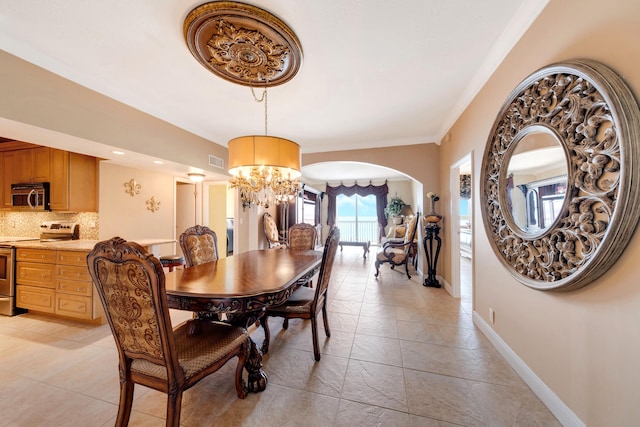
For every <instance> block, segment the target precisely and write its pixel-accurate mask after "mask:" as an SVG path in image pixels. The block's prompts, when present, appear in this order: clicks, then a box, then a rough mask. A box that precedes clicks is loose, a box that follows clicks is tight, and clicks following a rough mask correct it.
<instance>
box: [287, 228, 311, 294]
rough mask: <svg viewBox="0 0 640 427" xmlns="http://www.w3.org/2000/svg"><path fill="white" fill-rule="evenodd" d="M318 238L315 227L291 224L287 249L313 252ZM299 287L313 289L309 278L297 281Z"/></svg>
mask: <svg viewBox="0 0 640 427" xmlns="http://www.w3.org/2000/svg"><path fill="white" fill-rule="evenodd" d="M317 238H318V230H317V229H316V227H314V226H313V225H310V224H306V223H304V222H303V223H300V224H293V225H292V226H291V227H289V239H288V240H289V241H288V242H287V244H288V246H289V249H293V250H309V249H311V250H313V249H315V248H316V240H317ZM298 282H299V283H298V284H299V285H301V286H309V287H313V280H312V278H311V277H303V278H302V279H300V280H299V281H298Z"/></svg>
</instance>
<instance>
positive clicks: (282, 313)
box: [260, 227, 340, 360]
mask: <svg viewBox="0 0 640 427" xmlns="http://www.w3.org/2000/svg"><path fill="white" fill-rule="evenodd" d="M339 241H340V230H339V229H338V227H332V228H331V230H330V231H329V237H327V241H326V242H325V245H324V252H323V254H322V262H321V264H320V272H319V273H318V284H317V286H316V287H315V289H312V288H308V287H304V286H302V287H299V288H298V289H296V290H295V291H294V292H293V294H291V296H290V297H289V299H288V300H287V301H286V302H284V303H283V304H281V305H277V306H273V307H268V308H267V310H266V311H265V315H264V316H263V317H262V318H261V319H260V323H262V327H263V328H264V342H263V343H262V353H264V354H266V353H268V352H269V341H270V339H271V333H270V332H269V317H284V324H283V326H282V327H283V328H284V329H287V327H288V326H289V319H310V320H311V333H312V335H313V336H312V338H313V355H314V357H315V359H316V360H320V346H319V345H318V322H317V317H318V313H319V312H320V311H322V319H323V321H324V331H325V333H326V334H327V337H330V336H331V331H330V330H329V322H328V319H327V289H328V288H329V279H330V277H331V270H332V269H333V261H334V259H335V257H336V251H337V249H338V242H339Z"/></svg>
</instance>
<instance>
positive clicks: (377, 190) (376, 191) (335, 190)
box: [327, 182, 389, 237]
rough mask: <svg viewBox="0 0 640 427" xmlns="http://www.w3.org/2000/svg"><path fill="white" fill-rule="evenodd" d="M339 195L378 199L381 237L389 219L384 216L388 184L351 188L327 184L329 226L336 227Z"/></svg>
mask: <svg viewBox="0 0 640 427" xmlns="http://www.w3.org/2000/svg"><path fill="white" fill-rule="evenodd" d="M339 194H344V195H345V196H347V197H351V196H353V195H354V194H357V195H359V196H365V197H366V196H369V195H374V196H375V197H376V214H377V216H378V225H379V226H380V227H379V228H380V236H381V235H382V230H384V227H385V226H386V225H387V217H386V216H385V215H384V208H385V207H386V206H387V194H389V187H388V186H387V183H386V182H385V183H384V184H382V185H373V184H371V183H369V185H358V183H357V182H356V183H355V184H354V185H352V186H351V187H347V186H346V185H342V184H340V185H339V186H337V187H330V186H329V185H328V184H327V197H328V206H327V224H328V225H335V223H336V197H337V196H338V195H339ZM380 236H379V237H380Z"/></svg>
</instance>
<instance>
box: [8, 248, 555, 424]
mask: <svg viewBox="0 0 640 427" xmlns="http://www.w3.org/2000/svg"><path fill="white" fill-rule="evenodd" d="M372 252H373V253H375V250H374V251H372ZM369 258H370V259H368V260H366V261H363V258H362V250H361V249H360V248H356V247H345V248H344V251H343V252H340V251H339V252H338V255H337V257H336V264H335V266H334V269H333V274H332V282H331V287H330V294H331V299H330V306H329V315H330V318H329V322H330V326H331V331H332V335H331V338H329V339H326V338H325V336H324V332H323V331H322V330H321V332H320V337H321V341H320V346H321V349H322V353H323V355H322V360H321V361H320V362H317V363H316V362H315V361H314V359H313V351H312V346H311V331H310V329H309V322H308V321H307V322H303V321H301V320H292V321H291V322H290V325H289V329H288V330H283V329H281V324H282V322H281V320H280V319H272V320H271V321H270V325H271V329H272V338H271V339H272V342H271V347H270V352H269V354H268V355H265V357H264V370H265V371H266V372H267V374H268V376H269V384H268V386H267V389H266V390H265V391H264V392H262V393H258V394H250V395H249V396H248V397H247V398H246V399H245V400H239V399H237V397H236V394H235V389H234V386H233V370H234V367H235V363H228V364H227V365H225V367H224V368H222V369H221V370H220V371H218V372H217V373H215V374H213V375H211V376H210V377H208V378H206V379H205V380H203V381H201V382H200V383H199V384H198V385H197V386H195V387H194V388H192V389H190V390H188V391H187V392H186V393H185V395H184V398H183V405H182V420H181V425H182V426H188V427H196V426H214V425H215V426H254V425H261V426H265V427H266V426H277V427H284V426H299V425H304V426H305V427H312V426H453V425H464V426H533V425H535V426H558V425H560V424H559V423H558V422H557V420H556V419H555V418H554V417H553V415H552V414H551V413H550V412H549V411H548V410H547V408H546V407H545V406H544V405H543V404H542V403H541V402H540V400H539V399H538V398H537V397H536V396H535V395H534V394H533V392H532V391H531V390H530V389H529V388H528V387H527V385H526V384H524V382H523V381H522V380H521V379H520V378H519V377H518V375H517V374H516V373H515V372H514V371H513V370H512V369H511V367H509V365H507V363H506V362H505V361H504V360H503V358H502V357H501V356H500V354H499V353H498V352H497V351H496V350H495V349H494V348H493V347H492V346H491V344H490V343H489V342H488V340H487V339H486V338H485V337H484V335H482V333H481V332H479V330H478V329H476V328H475V327H474V325H473V323H472V321H471V299H470V297H467V296H463V298H462V299H461V300H456V299H453V298H451V297H449V296H448V294H447V293H446V292H445V291H444V290H442V289H434V288H425V287H423V286H422V285H421V283H420V281H419V279H418V277H417V276H416V275H414V276H413V277H412V279H411V280H407V278H406V276H405V274H404V273H403V269H402V268H399V269H397V270H391V269H390V268H389V266H388V265H386V266H383V267H382V269H381V274H380V277H379V278H378V279H377V280H376V279H375V277H374V276H373V273H374V271H375V270H374V267H373V262H372V260H371V258H372V256H371V257H369ZM463 265H467V264H464V263H463ZM171 315H172V318H173V321H174V323H178V322H181V321H183V320H185V319H187V318H189V317H190V313H184V312H179V311H172V313H171ZM320 327H321V328H322V322H320ZM251 335H252V337H253V339H254V340H255V341H256V342H257V343H258V344H260V343H262V331H261V330H260V329H254V328H252V329H251ZM117 360H118V359H117V354H116V350H115V346H114V343H113V340H112V338H111V333H110V330H109V328H108V325H104V326H101V327H92V326H87V325H83V324H81V323H75V322H70V321H62V320H54V319H52V318H49V317H45V316H41V315H36V314H27V315H22V316H17V317H11V318H9V317H3V316H0V425H1V426H11V427H13V426H18V427H31V426H83V427H87V426H98V427H99V426H112V425H114V421H115V416H116V412H117V405H118V393H119V389H118V373H117ZM134 399H135V400H134V405H133V412H132V417H131V422H130V424H129V425H131V426H163V425H164V416H165V410H166V403H165V395H164V394H162V393H158V392H156V391H154V390H151V389H148V388H144V387H141V386H136V391H135V396H134Z"/></svg>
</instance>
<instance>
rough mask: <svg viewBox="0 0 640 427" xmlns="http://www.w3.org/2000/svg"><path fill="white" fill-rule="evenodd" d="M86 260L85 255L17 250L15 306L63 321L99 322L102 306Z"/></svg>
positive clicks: (49, 250) (54, 251)
mask: <svg viewBox="0 0 640 427" xmlns="http://www.w3.org/2000/svg"><path fill="white" fill-rule="evenodd" d="M86 257H87V252H85V251H61V250H51V249H21V248H18V250H17V254H16V261H17V262H16V293H17V302H16V305H17V306H18V307H20V308H26V309H30V310H33V311H40V312H45V313H54V314H58V315H60V316H65V317H74V318H77V319H84V320H92V321H94V320H95V321H99V320H101V318H102V317H103V314H104V313H103V310H102V304H101V302H100V297H99V296H98V295H97V294H96V292H94V289H93V283H92V282H91V276H89V270H88V269H87V264H86ZM35 260H38V261H37V262H34V261H35Z"/></svg>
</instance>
